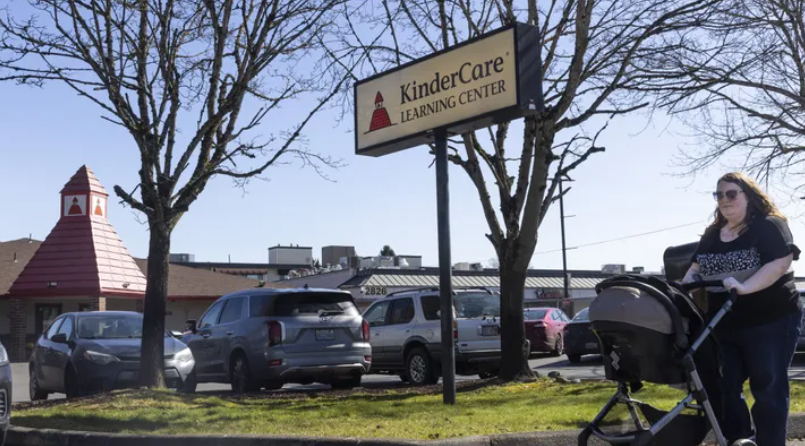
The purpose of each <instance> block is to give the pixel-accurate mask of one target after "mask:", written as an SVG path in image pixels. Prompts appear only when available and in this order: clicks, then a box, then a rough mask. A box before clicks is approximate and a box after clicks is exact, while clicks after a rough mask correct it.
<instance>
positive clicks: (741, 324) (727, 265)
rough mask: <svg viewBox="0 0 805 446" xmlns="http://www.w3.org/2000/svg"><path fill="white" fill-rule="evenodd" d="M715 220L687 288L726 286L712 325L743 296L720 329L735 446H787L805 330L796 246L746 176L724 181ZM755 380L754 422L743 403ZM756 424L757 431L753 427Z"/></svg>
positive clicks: (722, 419) (715, 297)
mask: <svg viewBox="0 0 805 446" xmlns="http://www.w3.org/2000/svg"><path fill="white" fill-rule="evenodd" d="M713 196H714V198H715V199H716V200H717V202H718V206H717V208H716V211H715V220H714V222H713V223H712V224H711V225H710V226H709V227H708V228H707V230H706V231H705V233H704V235H703V236H702V237H701V240H700V241H699V246H698V248H697V250H696V253H695V254H694V256H693V259H692V262H693V263H692V265H691V267H690V269H689V270H688V273H687V275H686V276H685V278H684V279H683V281H682V282H683V283H693V282H696V281H699V280H705V281H713V280H720V281H723V288H715V289H714V288H710V289H709V290H708V291H709V293H708V317H712V316H713V314H714V313H715V312H716V311H718V309H719V308H720V307H721V306H722V305H723V304H724V302H726V300H727V299H728V297H729V291H730V290H734V291H735V292H737V294H738V295H739V296H740V297H739V298H738V299H737V300H736V302H735V304H734V305H733V307H732V310H731V311H730V312H729V313H727V314H726V315H725V316H724V318H723V319H722V320H721V321H720V322H719V324H718V325H717V326H716V328H715V334H716V337H717V339H718V341H719V344H720V345H721V350H722V355H723V356H722V357H723V375H724V376H723V379H722V380H721V382H722V393H723V398H724V401H723V403H724V404H723V405H722V407H723V413H719V414H718V418H719V424H720V425H721V429H722V430H723V433H724V436H725V437H726V439H727V440H728V441H729V442H730V443H731V442H733V441H735V440H736V439H739V438H752V437H754V438H755V441H756V443H757V444H758V445H759V446H784V445H785V441H786V432H787V428H788V412H789V392H790V390H789V384H788V367H789V366H790V364H791V361H792V359H793V357H794V353H795V351H796V345H797V341H798V339H799V336H800V331H801V330H802V318H803V306H802V303H801V301H800V299H799V293H798V291H797V289H796V285H795V283H794V274H793V271H792V269H791V264H792V261H794V260H798V258H799V254H800V250H799V249H798V248H797V247H796V245H794V241H793V237H792V235H791V231H790V230H789V228H788V224H787V221H786V219H785V217H784V216H783V215H782V214H781V213H780V212H779V210H778V209H777V208H776V207H775V206H774V204H773V203H772V202H771V200H770V199H769V197H768V196H767V195H766V194H764V193H763V191H761V189H760V188H759V187H758V185H757V184H756V183H755V182H754V181H753V180H752V179H750V178H748V177H747V176H745V175H743V174H740V173H730V174H727V175H724V176H723V177H722V178H721V179H719V181H718V187H717V191H716V192H715V193H714V194H713ZM747 379H749V382H750V388H751V391H752V395H753V396H754V398H755V404H754V406H753V407H752V411H751V414H752V416H751V419H750V413H749V409H748V408H747V405H746V402H745V401H744V399H743V397H742V391H743V384H744V383H745V382H746V380H747ZM752 421H754V429H753V427H752Z"/></svg>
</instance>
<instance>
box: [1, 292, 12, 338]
mask: <svg viewBox="0 0 805 446" xmlns="http://www.w3.org/2000/svg"><path fill="white" fill-rule="evenodd" d="M10 333H11V304H10V303H9V300H8V299H2V300H0V336H6V335H8V334H10Z"/></svg>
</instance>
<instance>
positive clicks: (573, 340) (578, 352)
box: [564, 308, 601, 363]
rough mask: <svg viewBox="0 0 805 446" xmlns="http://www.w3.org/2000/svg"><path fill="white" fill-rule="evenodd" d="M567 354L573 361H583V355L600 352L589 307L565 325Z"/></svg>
mask: <svg viewBox="0 0 805 446" xmlns="http://www.w3.org/2000/svg"><path fill="white" fill-rule="evenodd" d="M564 333H565V354H566V355H567V359H568V360H570V362H571V363H578V362H580V361H581V357H582V355H592V354H600V353H601V349H600V347H599V344H598V337H597V336H596V335H595V333H593V332H592V330H590V315H589V309H588V308H585V309H583V310H581V311H579V313H578V314H577V315H576V316H575V317H574V318H573V319H571V321H570V323H568V324H567V325H565V329H564Z"/></svg>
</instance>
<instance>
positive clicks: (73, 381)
mask: <svg viewBox="0 0 805 446" xmlns="http://www.w3.org/2000/svg"><path fill="white" fill-rule="evenodd" d="M64 393H65V394H66V395H67V399H72V398H80V397H82V396H84V390H83V389H82V388H81V384H80V383H79V382H78V377H77V376H76V374H75V370H73V368H72V367H70V366H68V367H67V371H65V372H64Z"/></svg>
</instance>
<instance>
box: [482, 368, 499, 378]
mask: <svg viewBox="0 0 805 446" xmlns="http://www.w3.org/2000/svg"><path fill="white" fill-rule="evenodd" d="M497 376H498V371H497V370H490V371H486V372H481V373H479V374H478V377H479V378H481V379H491V378H496V377H497Z"/></svg>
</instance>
